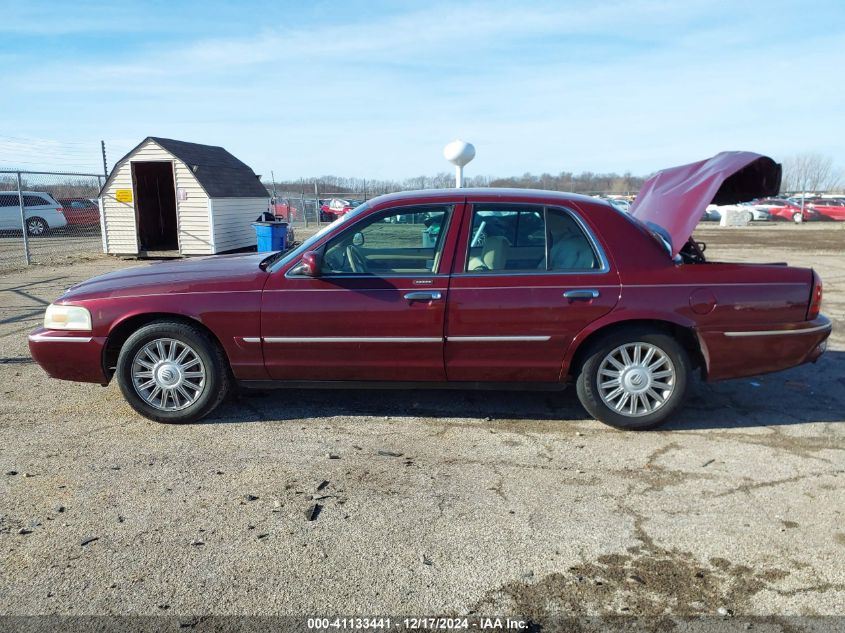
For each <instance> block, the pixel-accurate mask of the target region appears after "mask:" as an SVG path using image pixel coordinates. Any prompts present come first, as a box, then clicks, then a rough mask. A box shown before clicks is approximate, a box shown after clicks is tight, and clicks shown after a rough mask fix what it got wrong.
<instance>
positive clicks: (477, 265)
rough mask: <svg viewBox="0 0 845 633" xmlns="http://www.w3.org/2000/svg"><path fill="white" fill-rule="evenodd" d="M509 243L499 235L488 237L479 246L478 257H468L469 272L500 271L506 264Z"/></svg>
mask: <svg viewBox="0 0 845 633" xmlns="http://www.w3.org/2000/svg"><path fill="white" fill-rule="evenodd" d="M509 249H510V243H509V242H508V240H507V239H506V238H504V237H502V236H501V235H488V236H487V237H486V239H485V240H484V244H482V246H481V256H480V257H470V258H469V266H468V267H467V268H468V270H469V271H470V272H472V271H474V270H479V271H483V270H502V269H503V268H504V267H505V264H507V262H508V250H509Z"/></svg>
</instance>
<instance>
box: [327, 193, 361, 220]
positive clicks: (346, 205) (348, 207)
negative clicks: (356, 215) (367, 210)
mask: <svg viewBox="0 0 845 633" xmlns="http://www.w3.org/2000/svg"><path fill="white" fill-rule="evenodd" d="M362 202H363V201H362V200H343V199H342V198H332V199H331V200H328V201H325V200H324V201H323V203H322V204H321V205H320V220H321V221H322V222H334V221H335V220H337V219H338V218H340V217H342V216H344V215H346V214H347V213H349V212H350V211H352V210H353V209H355V208H357V207H359V206H360V205H361V204H362Z"/></svg>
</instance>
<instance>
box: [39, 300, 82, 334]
mask: <svg viewBox="0 0 845 633" xmlns="http://www.w3.org/2000/svg"><path fill="white" fill-rule="evenodd" d="M44 327H45V328H47V329H48V330H90V329H91V313H90V312H88V310H86V309H85V308H82V307H80V306H62V305H53V304H52V303H51V304H50V305H49V306H47V312H46V313H45V314H44Z"/></svg>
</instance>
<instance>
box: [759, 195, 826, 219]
mask: <svg viewBox="0 0 845 633" xmlns="http://www.w3.org/2000/svg"><path fill="white" fill-rule="evenodd" d="M754 207H755V208H757V209H764V210H766V211H768V212H769V214H770V215H771V218H772V219H773V220H778V219H779V220H789V221H791V222H795V223H796V224H800V223H801V222H806V221H808V220H815V219H817V215H818V214H817V213H816V212H815V211H814V210H813V209H812V208H810V207H807V206H805V207H804V209H803V211H802V209H801V204H800V203H798V205H796V204H795V203H794V202H792V201H790V200H786V199H784V198H763V199H762V200H756V201H754Z"/></svg>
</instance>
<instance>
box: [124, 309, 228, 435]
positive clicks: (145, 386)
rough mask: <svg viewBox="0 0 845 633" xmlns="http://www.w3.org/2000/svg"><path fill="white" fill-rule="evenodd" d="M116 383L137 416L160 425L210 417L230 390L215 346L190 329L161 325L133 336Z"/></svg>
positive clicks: (222, 358) (181, 325)
mask: <svg viewBox="0 0 845 633" xmlns="http://www.w3.org/2000/svg"><path fill="white" fill-rule="evenodd" d="M117 382H118V385H120V390H121V392H122V393H123V397H124V398H126V401H127V402H128V403H129V404H130V406H131V407H132V408H133V409H135V411H137V412H138V413H140V414H141V415H143V416H144V417H146V418H149V419H150V420H155V421H156V422H168V423H184V422H194V421H196V420H199V419H200V418H202V417H204V416H206V415H208V414H209V413H211V412H212V411H213V410H214V409H215V408H216V407H217V406H218V405H219V404H220V403H221V402H222V401H223V399H224V398H225V397H226V394H227V393H228V391H229V388H230V380H229V367H228V363H227V362H226V357H225V356H224V354H223V351H222V350H221V349H220V346H219V345H218V344H217V342H216V341H214V340H212V339H211V338H210V337H209V336H208V335H207V334H206V333H205V332H204V331H203V330H201V329H200V328H198V327H196V326H193V325H189V324H187V323H178V322H172V321H156V322H154V323H150V324H149V325H146V326H144V327H142V328H141V329H139V330H138V331H137V332H135V333H134V334H132V336H130V337H129V338H128V339H127V340H126V343H124V344H123V347H122V348H121V350H120V355H119V356H118V360H117Z"/></svg>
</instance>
